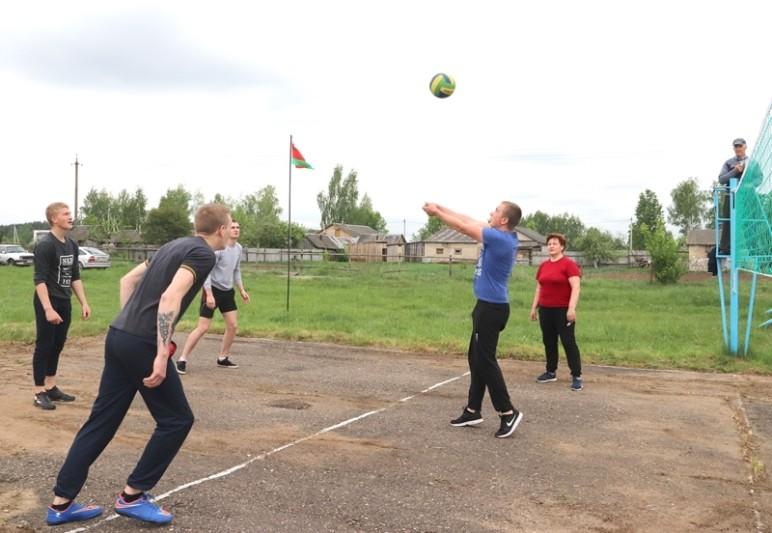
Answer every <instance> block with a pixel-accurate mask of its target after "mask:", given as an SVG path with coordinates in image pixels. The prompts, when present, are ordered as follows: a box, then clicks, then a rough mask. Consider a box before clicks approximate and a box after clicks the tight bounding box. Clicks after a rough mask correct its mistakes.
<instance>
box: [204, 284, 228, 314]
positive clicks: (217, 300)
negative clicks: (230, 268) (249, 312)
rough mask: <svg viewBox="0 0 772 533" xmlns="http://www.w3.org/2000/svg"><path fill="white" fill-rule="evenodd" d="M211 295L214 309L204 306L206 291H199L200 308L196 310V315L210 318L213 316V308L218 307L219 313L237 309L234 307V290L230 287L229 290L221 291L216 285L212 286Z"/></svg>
mask: <svg viewBox="0 0 772 533" xmlns="http://www.w3.org/2000/svg"><path fill="white" fill-rule="evenodd" d="M212 295H213V296H214V309H209V308H208V307H207V306H206V291H203V290H202V291H201V308H200V309H199V310H198V316H200V317H203V318H212V317H213V316H214V310H215V309H219V310H220V312H221V313H228V312H230V311H235V310H236V309H238V307H236V290H235V289H231V290H229V291H221V290H220V289H218V288H217V287H214V286H213V287H212Z"/></svg>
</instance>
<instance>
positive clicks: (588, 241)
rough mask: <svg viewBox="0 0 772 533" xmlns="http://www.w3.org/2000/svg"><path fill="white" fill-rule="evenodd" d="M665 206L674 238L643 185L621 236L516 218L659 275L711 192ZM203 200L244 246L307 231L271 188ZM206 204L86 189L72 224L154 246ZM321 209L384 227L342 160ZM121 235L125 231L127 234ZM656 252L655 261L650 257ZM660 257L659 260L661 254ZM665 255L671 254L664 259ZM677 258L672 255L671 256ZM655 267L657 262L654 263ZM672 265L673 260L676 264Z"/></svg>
mask: <svg viewBox="0 0 772 533" xmlns="http://www.w3.org/2000/svg"><path fill="white" fill-rule="evenodd" d="M670 196H671V205H670V207H668V210H667V221H668V222H670V224H672V225H673V226H675V227H676V228H678V233H679V237H678V238H676V237H674V236H673V235H672V234H671V233H670V232H669V231H668V230H667V228H666V225H665V214H664V210H663V208H662V204H661V203H660V202H659V199H658V198H657V195H656V194H655V193H654V192H653V191H651V190H649V189H646V190H644V191H643V192H642V193H640V195H639V197H638V204H637V206H636V209H635V217H634V221H633V223H632V226H631V230H630V234H629V235H628V236H620V235H612V234H611V233H610V232H608V231H606V230H602V229H599V228H595V227H587V226H586V225H585V224H584V223H583V222H582V221H581V220H580V218H579V217H577V216H576V215H572V214H570V213H560V214H556V215H550V214H548V213H546V212H544V211H541V210H537V211H535V212H533V213H530V214H528V215H526V216H525V217H523V219H522V221H521V224H520V225H521V226H523V227H526V228H530V229H532V230H534V231H536V232H538V233H540V234H542V235H547V234H548V233H552V232H557V233H562V234H564V235H565V236H566V239H567V241H568V249H569V250H577V251H582V252H583V253H584V255H585V257H586V258H587V259H588V260H589V261H591V262H593V263H595V264H596V265H597V264H599V263H601V262H604V261H609V260H612V259H613V258H614V257H616V255H617V253H618V250H620V249H623V248H627V247H631V248H633V249H636V250H640V249H645V250H647V251H649V253H650V254H651V256H652V260H653V262H659V263H662V262H663V261H664V262H665V263H667V268H665V267H663V268H662V269H661V270H663V271H667V272H669V274H667V275H665V277H666V278H668V279H671V278H675V279H677V278H678V277H680V275H681V274H682V271H685V267H683V265H681V267H682V268H680V269H679V268H670V267H672V266H673V265H672V264H671V263H672V262H673V261H672V258H673V257H677V256H678V249H679V247H680V246H681V245H683V243H684V239H685V237H686V235H687V234H688V232H689V231H691V230H692V229H695V228H699V227H702V226H703V225H705V226H707V227H711V226H712V223H713V217H712V214H711V213H712V211H711V206H710V198H711V194H710V192H708V191H703V190H700V188H699V186H698V183H697V180H696V178H688V179H686V180H684V181H682V182H681V183H679V184H678V185H677V186H676V187H675V188H674V189H673V190H672V191H671V193H670ZM208 201H212V202H219V203H222V204H224V205H227V206H228V207H229V208H230V209H231V212H232V213H233V217H234V218H235V219H236V220H238V221H239V223H240V225H241V242H242V243H243V244H244V245H245V246H250V247H263V248H283V247H285V246H287V235H288V233H289V234H290V243H291V246H293V247H297V246H299V245H300V243H301V242H302V240H303V237H304V235H305V234H306V233H308V232H309V231H310V230H309V229H308V228H306V227H304V226H302V225H300V224H295V223H293V224H292V227H291V229H290V231H289V232H288V226H287V222H286V221H285V220H282V218H281V215H282V208H281V207H280V206H279V199H278V197H277V196H276V188H275V187H274V186H273V185H266V186H265V187H263V188H261V189H259V190H258V191H256V192H254V193H251V194H247V195H245V196H243V197H241V198H232V197H226V196H223V195H221V194H219V193H218V194H216V195H215V196H214V197H213V198H211V199H209V200H208ZM206 202H207V199H205V198H204V196H203V195H202V194H201V193H200V192H190V191H188V190H186V189H185V187H184V186H183V185H177V186H176V187H174V188H170V189H168V190H167V191H166V193H165V194H164V195H163V196H162V197H161V199H160V201H159V203H158V206H157V207H155V208H152V209H148V200H147V196H146V195H145V193H144V191H143V190H142V188H137V189H136V190H135V191H134V192H133V193H131V192H129V191H127V190H125V189H124V190H122V191H120V192H119V193H118V194H117V195H112V194H111V193H110V192H108V191H107V190H105V189H102V190H97V189H94V188H92V189H91V190H90V191H89V192H88V193H87V194H86V196H85V198H84V202H83V207H82V208H81V211H80V213H79V215H80V220H79V223H80V224H82V225H85V226H88V228H89V237H90V238H91V239H92V240H95V241H98V242H107V241H108V240H110V239H111V238H112V239H116V235H117V236H118V241H119V243H120V238H121V235H122V234H124V235H125V233H122V230H127V229H128V230H134V231H135V232H136V233H137V234H139V235H141V240H142V241H143V242H145V243H147V244H160V243H164V242H168V241H170V240H172V239H175V238H177V237H180V236H184V235H189V234H190V230H191V217H192V215H193V213H194V212H195V210H196V209H197V208H198V207H199V206H201V205H203V204H204V203H206ZM317 205H318V207H319V212H320V215H321V217H320V227H321V228H324V227H326V226H328V225H330V224H332V223H343V224H357V225H364V226H369V227H371V228H373V229H375V230H377V231H378V232H379V233H383V232H385V231H386V221H385V219H384V218H383V216H381V214H380V213H379V212H378V211H376V210H375V208H374V206H373V202H372V199H371V198H370V196H369V195H368V194H367V193H365V194H364V195H362V196H361V198H360V193H359V183H358V176H357V171H356V170H350V171H349V172H348V174H346V175H345V177H344V170H343V167H342V166H341V165H338V166H336V167H335V169H334V171H333V174H332V176H331V178H330V180H329V182H328V185H327V189H326V190H324V191H320V192H319V193H318V195H317ZM14 227H15V230H16V237H17V238H18V241H19V242H21V243H22V244H24V243H30V242H31V241H32V231H33V230H35V229H47V228H48V224H47V223H46V222H45V221H39V222H27V223H23V224H15V225H14V224H11V225H5V226H0V240H2V242H12V240H13V238H14ZM441 227H442V225H441V223H440V222H439V220H438V219H436V218H432V217H430V218H429V219H428V220H427V222H426V224H425V225H424V226H423V227H422V228H421V229H420V230H419V231H418V232H417V233H416V234H414V235H413V239H414V240H425V239H426V238H427V237H429V236H430V235H431V234H433V233H435V232H437V231H439V230H440V229H441ZM126 238H128V237H126ZM655 257H656V259H655ZM661 257H664V258H665V259H661ZM668 258H670V259H668ZM676 263H677V261H676ZM654 266H655V270H656V268H657V266H656V265H654ZM676 267H678V265H676Z"/></svg>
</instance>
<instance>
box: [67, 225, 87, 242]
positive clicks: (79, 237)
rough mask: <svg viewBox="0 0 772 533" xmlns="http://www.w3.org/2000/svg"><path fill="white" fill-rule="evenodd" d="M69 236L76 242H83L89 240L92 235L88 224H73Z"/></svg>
mask: <svg viewBox="0 0 772 533" xmlns="http://www.w3.org/2000/svg"><path fill="white" fill-rule="evenodd" d="M68 237H70V238H71V239H72V240H74V241H76V242H83V241H85V240H88V238H89V237H90V232H89V229H88V226H73V228H72V229H71V230H70V232H69V234H68Z"/></svg>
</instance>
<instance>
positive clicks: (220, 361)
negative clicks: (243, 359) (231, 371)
mask: <svg viewBox="0 0 772 533" xmlns="http://www.w3.org/2000/svg"><path fill="white" fill-rule="evenodd" d="M217 366H219V367H220V368H238V367H239V365H237V364H236V363H234V362H233V361H231V360H230V359H228V358H227V357H222V358H220V357H218V358H217Z"/></svg>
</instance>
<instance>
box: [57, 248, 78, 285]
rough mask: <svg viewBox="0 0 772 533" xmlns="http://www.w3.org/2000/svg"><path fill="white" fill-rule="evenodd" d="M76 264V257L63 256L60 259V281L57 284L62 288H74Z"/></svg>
mask: <svg viewBox="0 0 772 533" xmlns="http://www.w3.org/2000/svg"><path fill="white" fill-rule="evenodd" d="M74 263H75V256H73V255H62V256H60V257H59V279H57V283H58V284H59V286H60V287H70V286H72V265H73V264H74Z"/></svg>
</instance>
